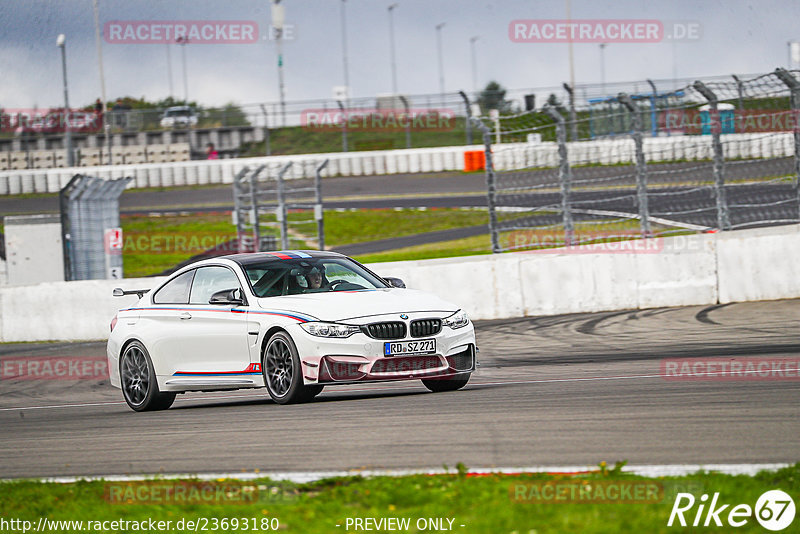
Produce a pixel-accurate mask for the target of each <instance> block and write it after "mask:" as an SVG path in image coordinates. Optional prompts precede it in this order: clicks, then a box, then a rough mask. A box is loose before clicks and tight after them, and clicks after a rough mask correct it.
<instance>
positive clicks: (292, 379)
mask: <svg viewBox="0 0 800 534" xmlns="http://www.w3.org/2000/svg"><path fill="white" fill-rule="evenodd" d="M261 368H262V370H263V373H264V384H265V385H266V386H267V392H268V393H269V396H270V397H272V400H274V401H275V402H277V403H278V404H295V403H298V402H307V401H310V400H311V399H313V398H314V397H315V396H316V395H318V394H319V393H320V392H321V391H322V386H306V385H304V384H303V374H302V370H301V367H300V356H299V355H298V354H297V347H295V345H294V341H292V338H291V337H289V335H288V334H286V333H285V332H276V333H275V334H273V336H272V337H271V338H269V341H268V342H267V346H266V347H265V348H264V354H263V356H262V361H261Z"/></svg>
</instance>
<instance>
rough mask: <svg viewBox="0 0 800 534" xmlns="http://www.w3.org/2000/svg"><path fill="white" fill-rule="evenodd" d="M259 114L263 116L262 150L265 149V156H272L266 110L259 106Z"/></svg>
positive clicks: (262, 105)
mask: <svg viewBox="0 0 800 534" xmlns="http://www.w3.org/2000/svg"><path fill="white" fill-rule="evenodd" d="M261 114H262V115H263V116H264V148H265V149H266V152H267V156H269V155H271V154H272V149H271V147H270V146H269V122H268V116H267V108H265V107H264V104H261Z"/></svg>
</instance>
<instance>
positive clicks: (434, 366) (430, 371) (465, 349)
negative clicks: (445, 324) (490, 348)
mask: <svg viewBox="0 0 800 534" xmlns="http://www.w3.org/2000/svg"><path fill="white" fill-rule="evenodd" d="M292 334H293V335H292V338H293V339H294V341H295V344H296V345H297V350H298V352H299V355H300V361H301V364H302V368H303V378H304V382H305V384H345V383H360V382H376V381H387V380H412V379H419V378H436V377H448V376H453V375H456V374H461V373H469V372H472V371H474V370H475V367H476V353H477V349H476V344H475V331H474V329H473V327H472V324H469V325H467V326H465V327H463V328H459V329H456V330H451V329H449V328H444V329H443V330H442V331H441V332H439V333H438V334H436V335H433V336H429V337H428V338H427V339H435V340H436V352H435V353H433V354H404V355H395V356H385V355H384V343H385V342H387V341H392V342H394V341H402V340H381V339H374V338H371V337H369V336H367V335H365V334H363V333H359V334H354V335H352V336H351V337H349V338H345V339H331V338H320V337H315V336H312V335H310V334H308V333H306V332H305V331H304V330H302V329H301V328H299V327H298V328H297V331H295V332H292ZM410 339H411V338H406V339H405V340H406V341H408V340H410Z"/></svg>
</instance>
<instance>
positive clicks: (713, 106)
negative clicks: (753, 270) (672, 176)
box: [692, 80, 731, 230]
mask: <svg viewBox="0 0 800 534" xmlns="http://www.w3.org/2000/svg"><path fill="white" fill-rule="evenodd" d="M692 86H693V87H694V88H695V90H696V91H697V92H698V93H700V94H701V95H703V98H705V99H706V100H707V101H708V106H709V112H708V119H709V129H710V130H711V144H712V147H713V149H714V192H715V194H716V197H717V227H719V229H720V230H729V229H730V226H731V223H730V220H729V218H728V201H727V199H726V197H725V168H724V167H725V156H724V155H723V154H722V140H721V135H722V123H721V121H720V118H719V111H718V108H717V103H718V101H717V95H715V94H714V92H713V91H712V90H711V89H709V88H708V87H706V85H705V84H704V83H703V82H701V81H700V80H698V81H696V82H694V84H693V85H692Z"/></svg>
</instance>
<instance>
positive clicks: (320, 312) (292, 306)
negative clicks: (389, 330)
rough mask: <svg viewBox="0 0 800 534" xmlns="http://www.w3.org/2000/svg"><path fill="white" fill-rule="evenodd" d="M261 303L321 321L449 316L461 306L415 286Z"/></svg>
mask: <svg viewBox="0 0 800 534" xmlns="http://www.w3.org/2000/svg"><path fill="white" fill-rule="evenodd" d="M256 300H257V302H258V306H259V307H261V308H263V309H266V310H272V311H283V312H289V313H292V312H294V313H298V314H302V315H307V316H310V317H311V318H316V319H319V320H321V321H346V320H350V319H353V320H356V321H355V322H361V321H357V319H362V318H368V317H374V316H376V315H386V314H399V313H407V314H415V313H417V312H426V313H429V314H430V313H434V315H437V316H439V317H446V316H447V315H450V314H452V313H454V312H456V311H458V310H459V307H458V306H456V305H455V304H453V303H451V302H447V301H446V300H443V299H441V298H439V297H437V296H436V295H432V294H431V293H427V292H425V291H419V290H415V289H374V290H367V291H341V292H335V291H334V292H330V293H309V294H304V295H286V296H283V297H268V298H259V299H256Z"/></svg>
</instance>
